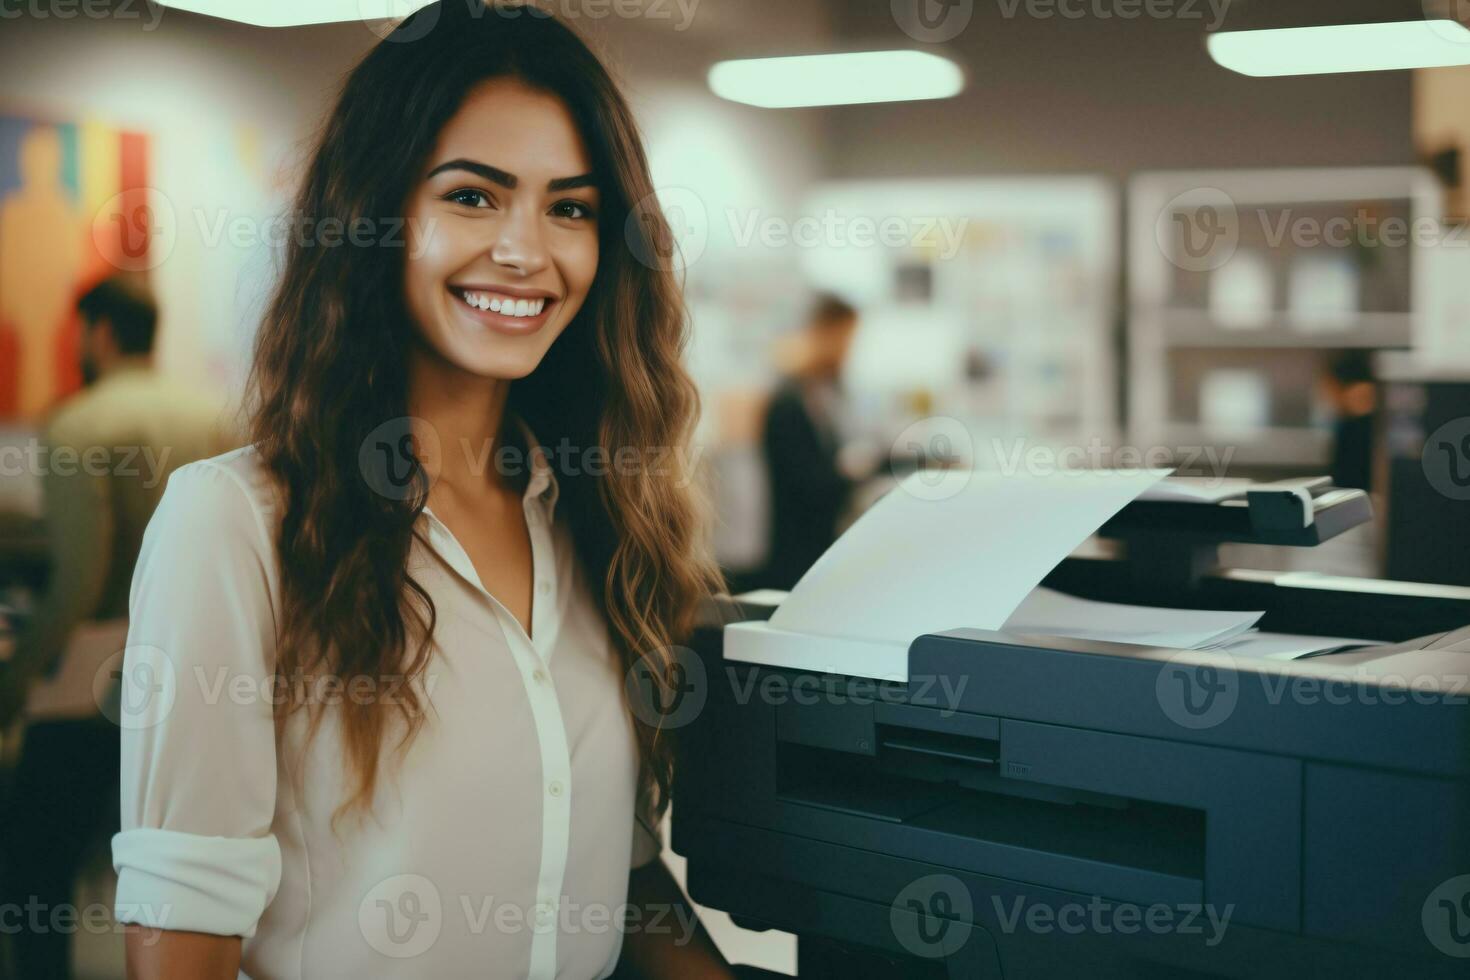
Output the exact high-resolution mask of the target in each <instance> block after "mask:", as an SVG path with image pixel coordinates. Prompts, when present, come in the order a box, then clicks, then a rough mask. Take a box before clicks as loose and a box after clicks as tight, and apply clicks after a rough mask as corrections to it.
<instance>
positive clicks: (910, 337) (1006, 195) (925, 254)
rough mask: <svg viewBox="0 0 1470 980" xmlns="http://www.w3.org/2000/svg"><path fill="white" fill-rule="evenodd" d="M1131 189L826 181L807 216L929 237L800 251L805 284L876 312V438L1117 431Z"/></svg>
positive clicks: (857, 373) (866, 313)
mask: <svg viewBox="0 0 1470 980" xmlns="http://www.w3.org/2000/svg"><path fill="white" fill-rule="evenodd" d="M1118 198H1119V195H1118V190H1117V188H1116V186H1115V185H1114V184H1113V183H1112V182H1111V181H1108V180H1106V179H1104V178H1100V177H1084V176H996V177H976V178H942V179H918V180H865V181H832V182H827V183H822V184H818V185H817V186H816V187H814V188H813V190H812V192H811V193H810V194H809V195H808V196H807V198H806V199H805V200H804V201H803V204H802V208H801V211H802V213H803V214H805V215H812V216H833V217H834V218H835V219H839V220H842V221H848V222H851V221H853V220H855V219H857V218H859V217H861V218H863V219H866V220H869V221H873V222H877V223H879V224H880V226H881V225H882V223H885V222H889V223H893V222H896V223H897V224H898V225H899V226H900V227H902V228H904V229H906V230H910V231H917V232H918V233H919V234H918V236H917V238H918V240H915V241H912V242H904V243H901V244H897V245H882V244H880V245H876V246H868V245H864V244H859V243H855V242H852V241H839V242H832V243H824V244H823V245H822V246H821V247H819V248H812V249H804V250H802V252H801V255H800V258H801V261H802V265H803V267H804V269H805V272H806V275H807V278H808V281H810V282H811V283H812V284H813V285H814V286H816V287H818V288H824V289H831V290H834V291H836V292H838V293H840V294H842V295H844V296H847V297H849V298H850V299H852V300H853V301H854V302H855V303H856V304H857V305H858V306H859V307H860V308H861V309H862V311H863V327H862V328H861V330H860V331H859V335H858V338H857V340H856V343H855V345H854V349H853V355H852V358H851V363H850V369H851V370H850V380H851V381H852V388H853V391H854V392H855V393H856V394H857V395H858V396H859V398H861V399H862V400H863V403H864V407H865V408H866V412H865V413H864V414H865V418H863V419H862V420H861V421H862V423H864V424H865V426H866V428H867V430H868V433H869V434H870V435H873V436H875V437H878V438H880V439H885V440H886V439H891V438H892V437H893V436H894V435H896V434H897V433H898V432H899V430H906V427H908V426H910V425H912V424H914V423H915V422H916V420H919V419H924V418H925V417H927V418H928V419H930V420H934V419H942V420H943V419H953V420H957V421H959V422H961V423H962V424H963V425H964V426H965V428H966V430H967V432H968V434H969V437H970V439H971V440H972V441H973V442H974V443H975V447H974V448H975V451H976V452H977V453H979V454H982V455H983V454H984V453H985V452H986V451H988V449H989V446H990V442H991V440H992V439H1001V440H1002V441H1005V442H1009V441H1013V440H1016V439H1024V440H1025V442H1026V443H1027V444H1028V445H1046V444H1049V445H1051V446H1053V447H1064V446H1077V445H1086V444H1088V442H1089V441H1090V440H1101V441H1104V442H1107V443H1109V444H1111V443H1112V442H1113V441H1115V440H1116V434H1117V431H1118V428H1117V427H1118V414H1119V413H1118V410H1117V394H1116V393H1117V365H1116V357H1115V351H1114V344H1113V330H1114V324H1115V322H1116V316H1117V310H1118V303H1119V298H1118V289H1117V282H1118V259H1119V256H1118V254H1117V246H1116V243H1117V241H1118V235H1119V228H1118V225H1119V218H1120V212H1119V199H1118ZM920 425H921V426H922V423H920ZM941 428H943V426H941ZM952 428H953V427H952V426H951V429H952ZM906 432H907V434H908V435H912V434H913V432H912V431H909V430H906ZM960 455H961V456H963V455H964V453H960Z"/></svg>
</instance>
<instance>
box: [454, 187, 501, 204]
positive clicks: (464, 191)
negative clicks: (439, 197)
mask: <svg viewBox="0 0 1470 980" xmlns="http://www.w3.org/2000/svg"><path fill="white" fill-rule="evenodd" d="M477 198H478V199H480V200H484V201H489V200H490V196H489V195H488V194H486V193H485V192H484V191H479V190H475V189H474V188H473V187H463V188H460V189H459V190H457V191H454V192H453V193H451V194H446V195H445V196H444V200H446V201H453V202H454V203H456V204H464V205H467V206H469V207H476V204H475V203H474V202H475V199H477Z"/></svg>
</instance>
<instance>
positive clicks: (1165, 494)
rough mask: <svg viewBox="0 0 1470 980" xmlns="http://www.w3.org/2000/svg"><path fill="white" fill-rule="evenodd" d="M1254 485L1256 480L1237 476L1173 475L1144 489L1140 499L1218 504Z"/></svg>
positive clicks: (1239, 494) (1237, 495)
mask: <svg viewBox="0 0 1470 980" xmlns="http://www.w3.org/2000/svg"><path fill="white" fill-rule="evenodd" d="M1254 485H1255V481H1253V480H1250V479H1247V478H1245V477H1237V476H1222V477H1211V476H1171V477H1169V478H1168V479H1166V480H1160V481H1159V482H1158V483H1155V484H1154V485H1153V486H1151V487H1149V488H1148V489H1147V490H1145V491H1143V493H1141V494H1139V495H1138V499H1139V500H1161V501H1173V502H1187V503H1201V504H1217V503H1219V502H1220V501H1222V500H1229V499H1230V498H1231V497H1239V496H1241V495H1242V494H1244V493H1245V492H1246V491H1247V490H1249V489H1250V488H1251V487H1252V486H1254Z"/></svg>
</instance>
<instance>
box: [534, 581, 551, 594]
mask: <svg viewBox="0 0 1470 980" xmlns="http://www.w3.org/2000/svg"><path fill="white" fill-rule="evenodd" d="M536 591H537V592H539V593H541V594H542V595H545V594H546V593H548V592H550V591H551V583H550V582H548V581H546V579H542V580H541V581H539V582H537V583H536Z"/></svg>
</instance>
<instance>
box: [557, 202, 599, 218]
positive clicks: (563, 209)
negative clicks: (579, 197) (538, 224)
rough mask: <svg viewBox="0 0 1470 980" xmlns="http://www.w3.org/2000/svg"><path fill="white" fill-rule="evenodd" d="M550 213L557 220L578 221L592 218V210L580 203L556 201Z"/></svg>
mask: <svg viewBox="0 0 1470 980" xmlns="http://www.w3.org/2000/svg"><path fill="white" fill-rule="evenodd" d="M551 213H552V214H554V215H556V216H557V217H558V218H572V219H575V220H579V221H580V220H584V219H587V218H591V217H592V216H593V213H592V209H591V208H590V207H588V206H587V205H586V204H583V203H582V202H581V201H557V202H556V203H555V204H553V205H552V206H551Z"/></svg>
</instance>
